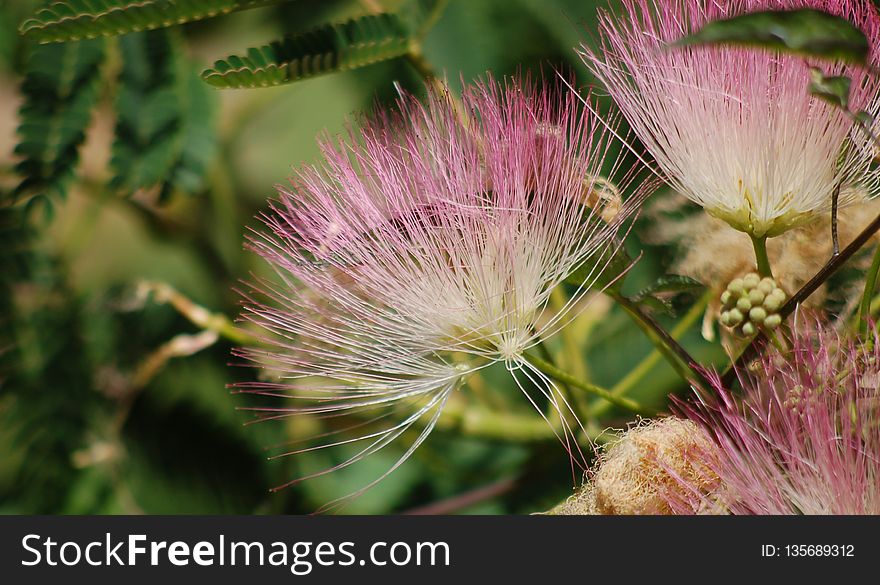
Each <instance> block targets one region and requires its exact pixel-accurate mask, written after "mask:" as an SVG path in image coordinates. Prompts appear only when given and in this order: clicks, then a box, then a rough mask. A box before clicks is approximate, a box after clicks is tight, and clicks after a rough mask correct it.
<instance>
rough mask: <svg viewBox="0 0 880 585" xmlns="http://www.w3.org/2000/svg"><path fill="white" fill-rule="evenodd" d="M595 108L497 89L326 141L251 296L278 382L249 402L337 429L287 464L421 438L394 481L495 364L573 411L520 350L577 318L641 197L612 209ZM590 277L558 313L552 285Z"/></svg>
mask: <svg viewBox="0 0 880 585" xmlns="http://www.w3.org/2000/svg"><path fill="white" fill-rule="evenodd" d="M556 89H557V90H558V88H556ZM579 99H580V98H579V97H578V96H576V95H574V94H573V93H571V92H568V91H563V92H562V93H561V95H560V93H559V92H558V91H557V93H554V91H553V89H540V88H538V87H536V86H534V85H533V84H531V83H528V82H526V83H519V82H514V81H511V82H509V83H507V84H499V83H497V82H495V81H492V80H489V81H487V82H485V83H483V84H481V85H477V86H475V87H472V88H470V89H467V90H466V91H465V93H464V95H463V98H462V102H461V104H456V103H454V102H453V101H451V100H450V99H449V98H448V97H447V96H441V95H437V94H431V95H430V96H429V100H428V102H427V105H422V104H421V103H420V102H418V101H417V100H416V99H414V98H412V97H403V98H401V99H400V100H399V103H398V111H397V112H396V113H393V114H378V115H377V116H376V117H375V118H373V119H372V120H368V121H365V122H364V124H363V125H362V127H360V128H352V129H351V130H350V136H349V137H348V139H346V140H343V139H339V140H333V139H331V138H329V137H328V138H325V139H324V140H323V142H322V151H323V155H324V162H323V163H322V165H321V166H307V167H305V168H303V169H301V170H299V171H298V172H296V174H295V176H294V177H293V178H292V179H291V186H290V187H289V188H286V187H282V188H279V192H280V201H279V202H277V203H274V204H273V205H272V210H271V212H269V213H266V214H265V215H264V216H263V218H262V219H263V221H264V222H265V224H266V226H267V227H268V231H265V230H264V231H261V232H256V233H255V234H254V235H253V236H252V237H251V239H250V246H251V247H252V249H253V250H255V251H256V252H257V253H258V254H260V255H261V256H263V257H264V258H265V259H266V260H267V261H268V263H269V264H270V265H271V266H272V267H273V268H274V270H275V271H276V272H277V274H278V277H279V278H278V281H277V282H270V281H261V282H260V283H259V285H257V287H256V288H257V291H256V292H255V293H253V297H252V298H248V299H247V302H246V308H245V315H246V318H247V319H249V320H250V321H252V322H253V323H254V324H256V325H257V326H258V327H259V329H260V330H261V331H263V332H264V334H263V336H262V337H263V339H262V342H263V343H264V345H265V347H263V348H259V347H252V348H247V349H243V350H241V351H240V353H239V355H240V356H242V357H244V358H246V359H247V360H248V361H250V362H252V363H253V364H254V365H256V366H258V367H260V368H261V369H262V370H263V371H264V372H265V373H266V375H267V376H268V377H269V380H268V381H265V382H259V383H250V384H242V385H241V390H242V391H243V392H249V393H254V394H263V395H268V396H272V397H276V398H281V399H286V400H287V401H288V402H289V404H286V405H282V406H278V407H273V408H266V409H262V414H263V415H264V416H265V417H268V418H279V417H287V416H294V415H312V416H316V417H321V418H324V419H327V420H329V421H330V422H332V423H333V424H332V425H330V426H331V427H332V428H334V429H336V430H335V431H332V432H329V433H325V434H322V435H321V436H318V437H313V440H312V441H311V442H310V445H309V446H306V447H305V448H304V449H298V450H296V451H291V452H289V453H288V454H292V453H299V452H301V451H302V450H312V449H324V448H329V447H343V448H345V449H347V454H346V455H345V456H344V457H343V458H342V459H341V460H340V462H339V463H338V464H337V465H335V466H333V467H331V468H329V469H325V470H322V471H320V472H318V473H315V474H312V475H309V476H307V477H314V476H316V475H323V474H325V473H328V472H330V471H333V470H334V469H340V468H343V467H347V466H349V465H352V464H354V463H356V462H358V461H360V460H362V459H364V458H365V457H367V456H369V455H370V454H372V453H375V452H377V451H379V450H381V449H383V448H384V447H385V446H387V445H388V444H390V443H391V442H392V441H394V440H395V439H397V438H398V437H400V436H401V435H402V434H403V433H404V432H406V431H408V430H409V429H411V428H415V429H417V430H416V434H415V439H414V440H413V441H412V444H411V447H409V448H408V449H407V450H406V452H405V454H404V455H403V456H402V457H401V459H400V461H398V462H397V463H396V464H395V465H394V466H393V467H392V468H391V469H390V470H389V471H388V472H389V473H390V472H391V471H393V470H394V469H395V468H396V467H397V466H398V465H399V464H400V463H401V462H402V461H403V459H405V458H406V457H407V456H409V455H410V454H411V453H412V452H413V450H414V449H415V448H416V447H417V446H418V445H419V444H420V443H421V442H422V441H423V440H424V439H425V438H426V436H427V435H428V433H429V432H430V431H431V429H432V427H433V426H434V424H435V423H436V422H437V420H438V418H439V416H440V414H441V412H442V409H443V406H444V404H445V403H446V402H447V400H448V399H449V397H450V395H451V394H452V393H453V391H454V390H456V389H457V388H459V387H460V386H461V385H462V384H463V382H464V381H465V380H466V379H467V377H468V375H470V374H472V373H473V372H475V371H477V370H479V369H481V368H484V367H486V366H487V365H490V364H492V363H496V362H503V363H505V364H506V365H507V368H508V370H510V372H511V373H512V374H513V376H514V379H515V380H516V381H517V383H518V384H520V387H521V388H523V389H524V391H526V388H527V387H528V388H529V389H530V391H533V390H534V388H537V389H538V391H539V392H541V393H543V394H544V396H545V397H546V399H547V400H549V401H550V403H551V404H553V405H554V406H555V407H556V408H557V409H560V410H562V409H567V405H566V404H565V402H564V399H563V398H562V397H561V395H559V393H558V391H557V390H556V388H555V386H553V385H552V384H551V383H550V382H549V380H547V379H546V377H545V376H544V375H543V374H541V373H540V372H537V371H536V370H534V369H532V368H531V367H530V366H529V365H528V364H527V363H526V362H525V361H524V360H523V359H522V357H521V356H522V354H523V352H524V351H526V350H527V349H529V348H531V347H533V346H534V345H535V344H536V343H538V342H539V340H540V339H543V338H546V337H548V336H550V335H552V334H553V333H554V332H555V331H556V330H557V329H559V328H560V327H562V326H563V325H564V324H565V323H566V319H568V318H570V315H568V313H569V312H570V309H571V307H572V306H573V305H574V304H575V301H577V300H578V298H580V297H581V296H582V295H583V294H584V293H585V291H586V290H587V289H588V288H589V287H590V285H591V284H592V283H593V282H594V281H595V280H596V278H597V276H598V275H599V273H600V272H601V270H602V269H603V267H604V264H603V263H604V262H606V261H607V258H608V257H609V256H608V255H607V254H606V252H607V251H608V250H609V248H610V247H612V246H614V245H615V244H614V236H615V234H616V231H617V229H618V228H619V226H620V223H621V222H622V221H623V220H624V219H625V218H626V217H627V216H628V215H629V214H630V212H631V211H632V209H633V207H634V203H635V202H637V201H638V199H639V198H638V197H631V198H629V199H628V203H627V204H624V206H623V208H622V209H620V210H619V212H618V213H616V214H614V213H613V212H615V211H618V210H617V208H616V206H617V205H619V203H620V201H619V195H617V191H616V188H615V187H613V186H612V185H611V184H610V183H608V182H606V181H605V180H604V179H602V178H600V175H605V176H608V175H609V174H611V175H617V174H618V173H619V171H621V170H622V169H621V168H620V164H619V161H618V160H616V159H614V158H611V157H609V152H614V151H613V150H611V146H612V140H613V138H612V135H611V132H608V131H607V130H606V125H605V124H604V123H603V122H601V121H600V120H598V119H596V118H595V117H594V116H592V115H591V114H590V113H589V112H586V111H584V110H582V109H580V108H579ZM630 174H631V173H629V172H625V173H623V175H624V176H625V177H628V176H629V175H630ZM624 180H625V179H624ZM611 215H614V217H613V218H612V217H611ZM603 217H604V219H603ZM576 271H577V272H578V274H582V275H583V278H582V286H581V288H580V290H579V292H578V294H576V295H575V298H574V299H572V302H570V303H569V304H568V305H567V306H566V307H565V308H564V309H563V310H562V311H559V312H550V311H548V310H547V301H548V298H549V295H550V292H551V290H552V289H553V288H554V287H556V286H557V285H559V284H560V283H562V282H563V280H565V279H566V278H568V277H570V276H571V275H572V274H574V273H575V272H576ZM520 376H523V377H524V378H525V380H521V379H520ZM523 382H525V384H524V383H523ZM526 395H527V396H528V392H527V393H526ZM529 400H532V401H534V400H535V398H532V397H529ZM563 418H565V417H563ZM348 419H351V420H350V421H349V422H348V423H344V422H342V421H345V420H348ZM564 433H565V435H566V437H565V438H563V440H566V439H567V438H568V436H569V435H571V434H573V431H572V429H570V428H567V427H566V428H565V429H564ZM567 444H569V445H572V443H571V442H570V441H567ZM570 448H571V449H575V447H570ZM307 477H304V478H300V479H297V480H295V481H301V480H302V479H306V478H307ZM383 477H384V476H383ZM380 479H381V478H380ZM377 481H378V480H377ZM291 483H293V482H291ZM374 483H375V482H374ZM288 485H289V484H288ZM370 485H372V484H370ZM367 487H369V486H367ZM365 489H366V488H365ZM360 491H363V490H360ZM360 491H359V492H357V493H360Z"/></svg>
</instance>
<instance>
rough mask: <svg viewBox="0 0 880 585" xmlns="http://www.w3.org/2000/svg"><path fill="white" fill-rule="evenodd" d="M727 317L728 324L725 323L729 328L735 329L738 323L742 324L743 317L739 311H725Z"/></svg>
mask: <svg viewBox="0 0 880 585" xmlns="http://www.w3.org/2000/svg"><path fill="white" fill-rule="evenodd" d="M727 315H728V317H729V320H730V323H727V325H728V326H729V327H736V326H737V325H739V324H740V323H742V322H743V319H745V317H744V316H743V314H742V312H741V311H740V310H739V309H731V310H729V311H727Z"/></svg>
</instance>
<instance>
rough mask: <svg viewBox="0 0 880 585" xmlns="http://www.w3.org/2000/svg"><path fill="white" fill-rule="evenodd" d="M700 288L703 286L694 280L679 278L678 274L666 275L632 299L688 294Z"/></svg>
mask: <svg viewBox="0 0 880 585" xmlns="http://www.w3.org/2000/svg"><path fill="white" fill-rule="evenodd" d="M701 288H704V287H703V284H702V283H701V282H699V281H698V280H694V279H693V278H690V277H688V276H681V275H680V274H667V275H665V276H661V277H660V278H658V279H657V281H656V282H655V283H654V284H652V285H651V286H648V287H645V288H644V289H642V290H641V291H639V293H638V294H636V295H635V296H634V297H633V299H640V298H643V297H647V296H655V295H660V294H670V293H672V294H677V293H682V292H690V291H694V290H699V289H701Z"/></svg>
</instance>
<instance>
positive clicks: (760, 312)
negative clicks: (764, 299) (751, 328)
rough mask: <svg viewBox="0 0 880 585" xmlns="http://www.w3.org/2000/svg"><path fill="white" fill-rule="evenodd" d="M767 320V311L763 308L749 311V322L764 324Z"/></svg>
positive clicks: (754, 308)
mask: <svg viewBox="0 0 880 585" xmlns="http://www.w3.org/2000/svg"><path fill="white" fill-rule="evenodd" d="M766 318H767V311H765V310H764V309H762V308H761V307H753V308H752V310H751V311H749V321H751V322H752V323H763V322H764V319H766Z"/></svg>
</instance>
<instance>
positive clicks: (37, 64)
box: [13, 40, 105, 202]
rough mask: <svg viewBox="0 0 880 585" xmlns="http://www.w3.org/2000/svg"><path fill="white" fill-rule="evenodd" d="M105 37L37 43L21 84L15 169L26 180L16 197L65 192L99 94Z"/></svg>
mask: <svg viewBox="0 0 880 585" xmlns="http://www.w3.org/2000/svg"><path fill="white" fill-rule="evenodd" d="M104 54H105V50H104V41H102V40H91V41H81V42H74V43H65V44H62V45H38V46H35V47H33V51H32V53H31V55H30V58H29V60H28V64H27V69H26V73H25V79H24V82H23V84H22V93H23V94H24V104H23V105H22V107H21V110H20V117H21V124H20V125H19V127H18V134H19V138H20V140H19V143H18V145H17V146H16V148H15V152H16V153H17V154H18V155H20V156H21V157H22V160H21V162H20V163H19V164H18V165H17V167H16V171H17V172H18V173H19V174H20V175H21V176H23V177H24V180H23V181H22V182H21V184H20V185H19V186H18V188H17V189H16V191H15V193H14V194H13V197H14V198H15V199H16V200H28V201H30V200H33V199H34V198H41V199H43V200H45V201H50V202H51V199H52V198H54V197H59V196H60V197H63V196H64V195H65V194H66V191H67V186H68V184H69V183H70V180H71V179H72V178H73V175H74V171H75V168H76V164H77V162H78V159H79V152H78V150H79V146H80V145H81V144H82V142H83V140H84V139H85V130H86V128H87V126H88V125H89V122H90V120H91V112H92V108H93V107H94V105H95V102H96V101H97V97H98V80H99V79H100V76H101V71H100V69H101V64H102V62H103V60H104Z"/></svg>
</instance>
